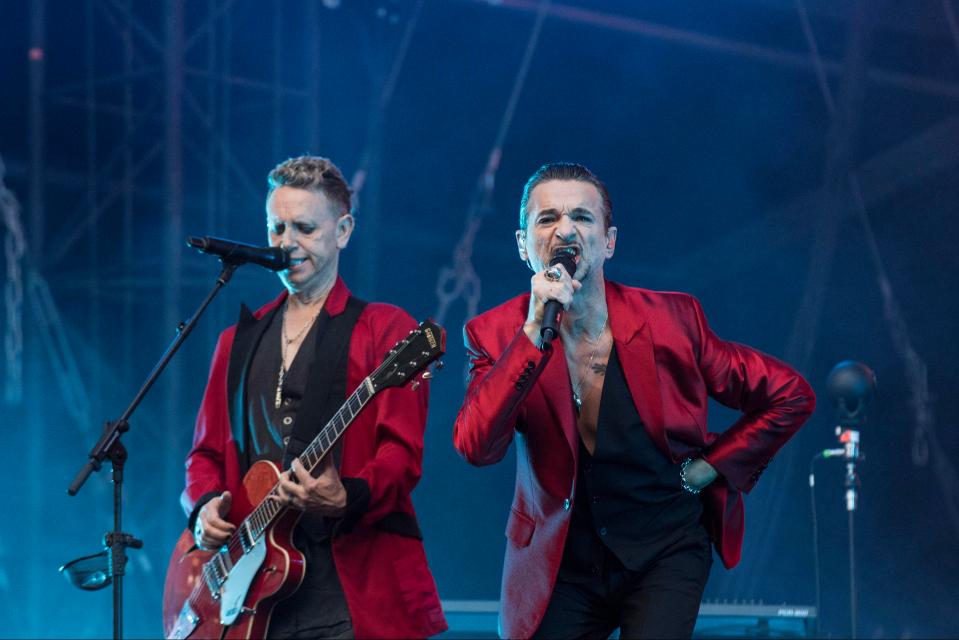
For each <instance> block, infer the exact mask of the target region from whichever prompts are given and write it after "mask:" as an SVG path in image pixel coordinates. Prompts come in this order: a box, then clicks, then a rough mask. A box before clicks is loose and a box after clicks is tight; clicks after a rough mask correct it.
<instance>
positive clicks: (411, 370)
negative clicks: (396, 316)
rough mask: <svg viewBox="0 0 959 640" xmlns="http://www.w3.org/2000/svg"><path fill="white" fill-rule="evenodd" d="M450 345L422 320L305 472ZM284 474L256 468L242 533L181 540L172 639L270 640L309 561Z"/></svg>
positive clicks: (170, 578) (241, 508)
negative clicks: (204, 541)
mask: <svg viewBox="0 0 959 640" xmlns="http://www.w3.org/2000/svg"><path fill="white" fill-rule="evenodd" d="M445 348H446V334H445V332H444V330H443V328H442V327H440V326H439V325H437V324H435V323H433V322H432V321H430V320H426V321H424V322H421V323H420V325H419V326H418V327H417V328H416V329H414V330H413V331H411V332H410V335H409V336H407V337H406V338H404V339H403V340H401V341H400V342H398V343H397V344H396V346H394V347H393V349H391V350H390V352H389V353H387V354H386V358H385V359H384V360H383V363H382V364H381V365H380V366H379V367H377V369H376V371H374V372H373V373H371V374H370V375H369V376H368V377H367V378H366V379H364V380H363V382H362V383H360V385H359V387H357V388H356V390H355V391H353V393H352V394H351V395H350V397H349V398H347V400H346V402H345V403H343V406H342V407H340V409H339V410H338V411H337V412H336V414H334V416H333V418H332V419H331V420H330V421H329V422H328V423H327V424H326V426H324V427H323V428H322V429H321V430H320V432H319V434H318V435H317V436H316V438H314V439H313V441H312V442H311V443H310V445H309V446H308V447H307V448H306V449H305V450H304V451H303V453H302V454H301V455H300V456H299V461H300V462H301V463H302V464H303V467H304V468H305V469H307V470H308V471H310V472H312V471H313V470H314V469H315V468H316V467H317V465H319V463H320V461H321V460H322V459H323V457H324V456H326V455H327V454H328V453H329V452H330V451H331V450H332V448H333V445H334V444H335V443H336V441H337V440H338V439H339V438H340V436H342V435H343V433H344V432H345V431H346V428H347V427H348V426H349V425H350V424H351V423H352V422H353V419H354V418H355V417H356V416H357V415H358V414H359V413H360V411H362V410H363V407H365V406H366V405H367V404H368V403H369V402H370V400H372V399H373V396H375V395H376V394H377V393H379V392H380V391H382V390H383V389H386V388H389V387H399V386H403V385H405V384H406V383H407V382H409V381H410V379H412V378H414V377H416V376H417V374H419V372H420V371H422V370H423V369H425V368H426V367H428V366H429V365H430V363H432V362H433V361H435V360H437V359H439V358H440V357H441V356H442V355H443V353H444V350H445ZM440 364H441V363H440ZM438 366H439V365H438ZM422 377H423V378H429V377H431V373H430V372H425V373H424V374H423V376H422ZM418 385H419V380H416V381H414V382H413V388H414V389H415V388H416V386H418ZM279 477H280V469H279V468H278V467H277V466H276V465H275V464H273V463H272V462H268V461H262V460H261V461H260V462H257V463H255V464H254V465H253V466H252V467H250V470H249V471H248V472H247V474H246V476H245V477H244V478H243V486H242V488H241V490H240V491H238V492H237V494H238V495H234V496H233V504H232V506H231V508H230V514H229V516H228V519H229V520H230V522H232V523H233V524H235V525H236V531H235V532H234V533H233V535H232V536H230V539H229V540H228V541H227V543H226V544H224V545H223V546H222V547H221V548H220V549H217V550H215V551H206V550H201V549H199V548H198V547H197V546H196V544H195V542H194V539H193V534H192V532H190V531H184V532H183V535H182V536H180V539H179V541H178V542H177V545H176V548H175V549H174V551H173V556H172V557H171V558H170V565H169V567H168V569H167V577H166V584H165V585H164V590H163V631H164V634H165V635H166V637H167V638H197V639H200V638H218V639H220V640H222V639H225V638H242V639H246V638H263V637H265V636H266V632H267V627H268V626H269V622H270V615H271V613H272V611H273V607H274V606H275V605H276V604H277V603H278V602H279V601H280V600H282V599H284V598H286V597H289V596H290V595H292V594H293V592H294V591H296V589H297V588H298V587H299V586H300V583H301V582H302V580H303V574H304V571H305V561H304V556H303V554H302V553H300V551H299V550H298V549H297V548H296V547H295V546H293V542H292V535H293V529H294V527H295V526H296V523H297V522H298V521H299V519H300V516H302V514H303V512H302V511H300V510H297V509H293V508H289V507H286V506H282V505H280V504H279V503H278V502H276V501H275V500H271V499H269V497H270V496H271V495H276V494H277V481H278V479H279Z"/></svg>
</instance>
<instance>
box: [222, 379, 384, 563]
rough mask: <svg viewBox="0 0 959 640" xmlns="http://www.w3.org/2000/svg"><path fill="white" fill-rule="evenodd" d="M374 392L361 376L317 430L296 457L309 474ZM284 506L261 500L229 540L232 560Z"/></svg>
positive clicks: (264, 528)
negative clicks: (358, 382) (337, 408)
mask: <svg viewBox="0 0 959 640" xmlns="http://www.w3.org/2000/svg"><path fill="white" fill-rule="evenodd" d="M374 393H375V392H374V387H373V383H372V382H371V380H370V378H366V379H364V380H363V382H362V383H360V386H359V387H357V389H356V391H354V392H353V393H352V394H351V395H350V397H349V398H347V399H346V402H344V403H343V406H341V407H340V409H339V411H337V412H336V413H335V414H334V415H333V417H332V418H330V421H329V422H327V423H326V426H324V427H323V428H322V429H321V430H320V432H319V434H317V436H316V437H315V438H314V439H313V441H312V442H311V443H310V444H309V446H308V447H307V448H306V449H305V450H304V451H303V453H301V454H300V456H299V460H300V462H301V463H302V464H303V466H304V467H305V468H306V470H307V471H308V472H310V473H312V472H313V470H314V469H315V468H316V466H317V465H318V464H320V461H321V460H322V459H323V458H324V457H325V456H326V455H327V454H328V453H329V452H330V450H332V449H333V445H334V444H336V441H337V440H338V439H339V438H340V436H342V435H343V433H344V432H345V431H346V428H347V427H348V426H349V425H350V423H352V422H353V419H354V418H356V416H357V415H359V413H360V411H361V410H362V409H363V407H365V406H366V405H367V403H368V402H369V401H370V399H371V398H372V397H373V395H374ZM268 495H269V496H276V495H278V493H277V486H274V487H273V489H271V490H270V493H269V494H268ZM285 508H286V507H285V506H284V505H282V504H281V503H280V502H279V501H277V500H271V499H270V498H269V497H268V498H266V499H265V500H263V502H261V503H260V504H259V506H257V508H256V509H254V510H253V512H252V513H251V514H250V515H249V516H247V517H246V519H245V520H244V521H243V522H242V523H241V524H240V526H239V527H237V530H236V533H235V534H234V537H235V538H236V539H237V540H236V543H234V540H233V539H231V540H230V542H229V543H228V545H227V546H228V548H229V550H230V555H231V556H233V554H234V552H236V553H237V556H236V557H235V558H233V559H234V560H236V559H238V558H239V554H242V553H243V552H244V550H249V549H250V548H251V547H252V546H253V545H254V544H255V543H256V541H257V540H259V539H260V536H262V535H263V532H264V531H266V529H267V527H269V526H270V524H272V522H273V521H274V519H276V517H277V516H278V515H279V514H280V512H281V511H283V510H284V509H285ZM234 550H235V551H234Z"/></svg>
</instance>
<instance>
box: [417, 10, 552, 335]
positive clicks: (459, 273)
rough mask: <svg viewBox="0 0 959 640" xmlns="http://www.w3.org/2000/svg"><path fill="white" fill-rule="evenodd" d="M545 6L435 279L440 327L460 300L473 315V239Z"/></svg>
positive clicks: (476, 287) (476, 294) (476, 295)
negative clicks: (448, 261) (448, 257)
mask: <svg viewBox="0 0 959 640" xmlns="http://www.w3.org/2000/svg"><path fill="white" fill-rule="evenodd" d="M549 6H550V0H542V1H541V2H540V4H539V9H538V11H537V13H536V21H535V22H534V23H533V28H532V30H531V31H530V34H529V39H528V40H527V42H526V51H525V52H524V53H523V60H522V62H521V63H520V66H519V68H518V69H517V71H516V77H515V78H514V79H513V89H512V91H511V92H510V96H509V101H508V102H507V103H506V109H505V110H504V112H503V118H502V119H501V120H500V125H499V129H498V130H497V132H496V139H495V141H494V142H493V148H492V149H491V150H490V153H489V157H488V158H487V160H486V168H485V169H484V170H483V173H482V174H480V177H479V180H477V183H476V189H475V190H474V192H473V197H472V199H471V201H470V204H469V208H468V209H467V214H466V224H465V227H464V229H463V234H462V235H461V236H460V239H459V242H457V243H456V247H455V248H454V249H453V257H452V264H450V265H448V266H445V267H442V268H441V269H440V273H439V276H438V278H437V280H436V297H437V299H438V301H439V304H438V306H437V308H436V314H435V318H436V321H437V322H438V323H440V324H443V323H444V322H445V321H446V314H447V313H448V312H449V309H450V306H451V305H452V304H453V303H454V302H455V301H457V300H459V299H461V298H462V299H463V300H464V301H465V303H466V317H467V318H472V317H473V316H475V315H476V313H477V309H478V307H479V300H480V294H481V292H482V283H481V282H480V279H479V276H477V275H476V270H475V269H474V268H473V243H474V241H475V240H476V234H477V232H478V231H479V229H480V226H481V225H482V222H483V218H484V217H485V216H486V215H487V214H488V213H489V211H490V209H491V208H492V201H493V189H494V187H495V185H496V172H497V170H498V169H499V165H500V160H501V159H502V156H503V143H504V142H505V141H506V136H507V134H508V133H509V128H510V125H511V124H512V122H513V115H514V114H515V113H516V105H517V104H518V103H519V98H520V95H521V94H522V91H523V86H524V85H525V84H526V76H527V74H528V73H529V67H530V63H531V62H532V60H533V54H534V53H535V51H536V45H537V43H538V42H539V36H540V32H541V31H542V29H543V22H544V21H545V19H546V15H547V14H548V13H549Z"/></svg>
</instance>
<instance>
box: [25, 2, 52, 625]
mask: <svg viewBox="0 0 959 640" xmlns="http://www.w3.org/2000/svg"><path fill="white" fill-rule="evenodd" d="M30 9H31V11H30V49H29V52H28V65H29V74H30V91H29V110H28V114H29V115H28V118H29V124H28V130H29V139H30V166H29V184H30V187H29V196H28V203H29V204H28V206H29V211H28V213H27V215H26V216H25V217H26V218H27V219H28V220H29V221H30V222H29V232H28V233H29V235H28V237H29V239H30V240H29V243H28V245H27V251H26V254H25V257H26V258H27V259H26V260H24V269H23V274H24V276H25V277H26V276H27V275H28V272H29V269H30V267H29V265H30V264H31V263H32V265H33V268H35V269H38V270H39V269H40V268H41V267H42V265H43V264H44V262H45V261H44V259H43V255H44V252H43V247H44V236H45V235H46V208H45V200H44V193H43V192H44V178H45V162H46V157H45V155H44V151H45V146H46V128H45V125H46V121H45V115H46V114H45V110H44V95H43V94H44V89H45V61H44V58H45V55H46V49H45V47H46V35H45V33H46V1H45V0H32V2H31V3H30ZM25 293H26V292H25ZM25 297H26V296H25ZM30 322H31V319H30V312H27V313H25V314H24V325H25V326H29V324H30ZM42 354H43V342H42V340H41V338H40V336H39V335H37V332H35V331H24V345H23V361H24V372H23V373H24V395H23V398H24V400H25V401H28V400H34V402H32V406H31V409H30V411H29V412H27V411H23V413H22V414H21V415H22V417H23V420H24V421H25V422H26V424H25V427H24V428H25V430H26V431H27V432H29V434H30V437H28V438H26V446H25V451H24V454H25V461H24V462H25V463H26V468H27V469H28V470H29V471H28V473H29V474H30V476H31V480H30V482H28V483H27V485H28V489H27V491H28V494H29V500H28V504H29V505H30V506H31V509H30V510H29V516H28V518H27V521H26V522H24V525H25V528H24V530H25V531H40V530H41V529H42V519H41V515H40V514H42V513H45V511H46V510H45V508H44V503H45V499H44V498H45V495H46V491H44V490H43V489H42V488H43V487H44V480H43V472H42V469H43V464H42V462H43V459H42V456H43V451H42V446H43V443H44V442H45V441H46V431H47V429H46V420H45V419H44V417H45V416H44V414H45V413H46V412H45V411H44V406H43V402H39V401H36V400H38V399H40V398H43V397H44V393H45V392H48V391H49V389H44V388H43V387H44V383H43V382H42V381H43V380H45V379H46V378H45V375H44V373H45V372H44V370H43V364H42V363H43V362H44V358H43V355H42ZM22 407H26V402H23V403H22ZM26 547H27V552H28V554H29V555H28V557H30V558H39V557H43V553H44V552H45V548H46V545H45V544H44V543H43V542H42V541H41V540H40V539H39V537H38V536H27V540H26ZM46 582H47V581H46V579H45V578H44V576H43V574H42V572H40V571H27V576H26V590H25V591H26V593H25V594H24V595H25V596H26V598H25V602H23V601H21V602H23V604H24V605H26V606H25V609H26V611H27V612H29V613H30V614H31V615H29V616H28V620H29V622H28V623H27V629H26V633H27V635H30V636H32V637H39V636H40V635H41V633H42V631H43V625H42V615H40V614H39V613H38V612H41V611H44V610H45V607H47V606H48V604H49V602H48V593H47V591H48V589H47V584H46Z"/></svg>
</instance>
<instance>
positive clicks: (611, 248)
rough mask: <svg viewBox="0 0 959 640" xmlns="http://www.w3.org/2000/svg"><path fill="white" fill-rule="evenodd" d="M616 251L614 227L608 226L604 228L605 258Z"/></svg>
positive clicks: (608, 257) (610, 256) (611, 255)
mask: <svg viewBox="0 0 959 640" xmlns="http://www.w3.org/2000/svg"><path fill="white" fill-rule="evenodd" d="M615 251H616V227H610V228H609V229H607V230H606V259H607V260H609V259H610V258H612V257H613V253H615Z"/></svg>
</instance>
